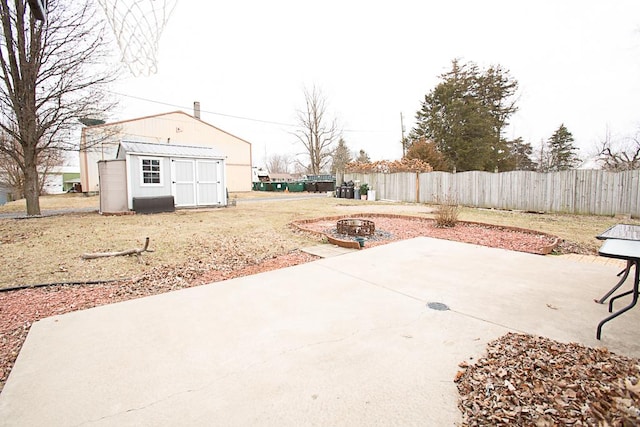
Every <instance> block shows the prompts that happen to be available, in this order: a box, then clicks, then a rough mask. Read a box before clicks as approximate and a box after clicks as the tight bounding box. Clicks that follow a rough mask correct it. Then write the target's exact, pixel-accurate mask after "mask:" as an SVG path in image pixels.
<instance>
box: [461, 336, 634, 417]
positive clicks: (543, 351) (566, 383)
mask: <svg viewBox="0 0 640 427" xmlns="http://www.w3.org/2000/svg"><path fill="white" fill-rule="evenodd" d="M460 367H461V368H463V370H462V371H459V372H458V375H456V378H455V381H456V382H457V385H458V391H459V393H460V400H459V402H458V407H459V408H460V410H461V411H462V417H463V425H464V426H489V425H491V426H516V425H517V426H523V425H526V426H538V427H551V426H637V425H640V383H639V378H640V360H638V359H632V358H628V357H623V356H619V355H616V354H614V353H611V352H609V351H608V350H607V349H605V348H589V347H585V346H582V345H580V344H574V343H571V344H563V343H559V342H557V341H553V340H550V339H547V338H542V337H536V336H532V335H524V334H515V333H508V334H506V335H504V336H503V337H501V338H499V339H497V340H495V341H493V342H491V343H489V345H488V347H487V354H486V356H485V357H483V358H481V359H479V360H478V361H477V362H476V363H475V364H474V365H471V366H469V365H468V364H467V363H466V362H463V363H461V364H460Z"/></svg>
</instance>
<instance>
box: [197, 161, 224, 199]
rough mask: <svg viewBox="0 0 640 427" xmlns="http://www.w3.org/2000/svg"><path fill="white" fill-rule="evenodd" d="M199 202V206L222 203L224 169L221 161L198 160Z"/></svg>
mask: <svg viewBox="0 0 640 427" xmlns="http://www.w3.org/2000/svg"><path fill="white" fill-rule="evenodd" d="M196 169H197V172H198V173H197V189H198V190H197V197H198V198H197V200H198V205H199V206H204V205H219V204H221V203H222V194H221V193H220V192H221V191H222V168H221V162H220V160H197V161H196Z"/></svg>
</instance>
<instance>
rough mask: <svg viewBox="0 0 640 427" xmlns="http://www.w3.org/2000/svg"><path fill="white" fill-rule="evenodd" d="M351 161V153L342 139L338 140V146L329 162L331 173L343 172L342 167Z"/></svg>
mask: <svg viewBox="0 0 640 427" xmlns="http://www.w3.org/2000/svg"><path fill="white" fill-rule="evenodd" d="M351 160H352V157H351V151H350V150H349V147H347V143H346V142H345V140H344V139H343V138H340V139H339V140H338V146H337V147H336V149H335V151H334V152H333V160H332V161H331V173H332V174H335V173H336V172H337V171H344V166H345V165H346V164H347V163H349V162H350V161H351Z"/></svg>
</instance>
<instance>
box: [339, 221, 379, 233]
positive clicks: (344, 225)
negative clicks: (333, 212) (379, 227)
mask: <svg viewBox="0 0 640 427" xmlns="http://www.w3.org/2000/svg"><path fill="white" fill-rule="evenodd" d="M336 229H337V231H338V233H339V234H347V235H349V236H373V235H374V233H375V232H376V224H375V223H374V222H373V221H369V220H367V219H357V218H347V219H340V220H338V222H337V223H336Z"/></svg>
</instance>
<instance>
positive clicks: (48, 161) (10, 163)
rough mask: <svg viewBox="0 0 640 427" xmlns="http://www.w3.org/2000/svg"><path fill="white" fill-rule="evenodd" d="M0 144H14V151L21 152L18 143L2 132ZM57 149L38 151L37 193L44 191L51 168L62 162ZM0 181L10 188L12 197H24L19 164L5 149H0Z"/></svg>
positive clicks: (22, 173) (22, 178)
mask: <svg viewBox="0 0 640 427" xmlns="http://www.w3.org/2000/svg"><path fill="white" fill-rule="evenodd" d="M0 144H1V145H2V146H5V147H9V146H11V145H13V146H14V151H15V152H16V153H21V148H20V144H19V143H18V142H17V141H16V140H14V139H12V138H11V137H9V136H7V135H6V134H4V133H1V134H0ZM61 154H62V153H61V152H60V151H59V150H48V151H42V152H40V153H39V158H38V194H40V195H42V194H43V193H44V186H45V184H46V182H47V178H48V176H49V175H50V174H51V173H52V172H53V170H54V169H55V168H56V167H58V166H62V164H63V163H64V161H63V158H62V156H61ZM0 183H2V184H4V185H5V186H6V187H9V188H11V195H12V196H13V198H14V199H20V198H23V197H24V172H23V170H22V169H21V168H20V166H19V164H18V163H17V162H16V161H15V160H14V159H13V158H12V157H10V156H9V155H8V154H7V153H6V152H5V151H2V150H0Z"/></svg>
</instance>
